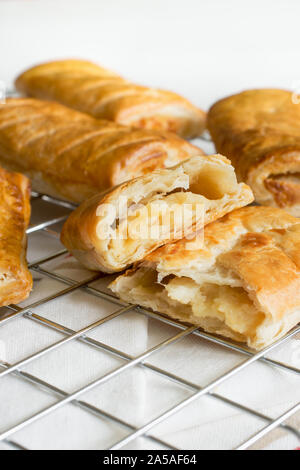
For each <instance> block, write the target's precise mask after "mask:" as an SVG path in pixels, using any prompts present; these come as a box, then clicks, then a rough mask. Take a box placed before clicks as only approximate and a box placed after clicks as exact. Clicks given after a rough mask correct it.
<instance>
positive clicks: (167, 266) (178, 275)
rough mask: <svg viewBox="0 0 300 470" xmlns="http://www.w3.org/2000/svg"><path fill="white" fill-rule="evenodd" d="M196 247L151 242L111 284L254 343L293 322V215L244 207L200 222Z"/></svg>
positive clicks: (297, 263) (297, 288)
mask: <svg viewBox="0 0 300 470" xmlns="http://www.w3.org/2000/svg"><path fill="white" fill-rule="evenodd" d="M197 241H198V242H199V246H198V247H196V246H195V245H193V246H191V245H190V242H188V241H186V240H180V241H178V242H175V243H172V244H169V245H165V246H163V247H162V248H159V249H157V250H156V251H154V252H153V253H151V254H150V255H149V256H147V257H146V258H145V260H144V261H143V262H142V263H140V264H138V265H137V266H135V267H134V268H133V269H131V270H129V271H127V272H126V273H125V274H123V275H121V276H119V277H118V278H117V279H115V280H114V281H113V282H112V283H111V284H110V288H111V289H112V290H113V292H115V293H116V294H118V295H119V296H120V297H121V299H124V300H125V301H128V302H130V303H137V304H139V305H142V306H144V307H150V308H151V309H153V310H157V311H159V312H162V313H165V314H167V315H169V316H171V317H173V318H176V319H179V320H181V321H184V322H188V323H192V324H195V325H199V327H201V328H203V329H204V330H205V331H208V332H211V333H216V334H218V335H223V336H226V337H229V338H232V339H234V340H236V341H240V342H246V343H247V344H248V345H249V346H250V347H252V348H255V349H261V348H263V347H265V346H267V345H268V344H270V343H272V342H273V341H275V340H277V339H278V338H280V337H281V336H283V335H284V334H285V333H287V332H288V331H289V330H290V329H291V328H292V327H294V326H295V325H297V323H298V322H299V321H300V222H299V220H297V219H296V218H295V217H293V216H291V215H289V214H287V213H286V212H285V211H283V210H282V209H276V208H271V207H259V206H257V207H244V208H242V209H238V210H235V211H233V212H231V213H230V214H227V215H225V216H224V217H223V218H222V219H219V220H217V221H215V222H213V223H211V224H209V225H207V226H206V227H205V229H204V236H203V238H202V240H201V239H200V238H197Z"/></svg>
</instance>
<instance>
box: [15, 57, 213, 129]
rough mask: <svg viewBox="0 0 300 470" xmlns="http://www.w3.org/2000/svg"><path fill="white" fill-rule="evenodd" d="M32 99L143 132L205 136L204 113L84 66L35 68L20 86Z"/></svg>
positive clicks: (178, 98) (71, 62)
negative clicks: (52, 103)
mask: <svg viewBox="0 0 300 470" xmlns="http://www.w3.org/2000/svg"><path fill="white" fill-rule="evenodd" d="M16 87H17V89H18V90H19V91H21V92H22V93H25V94H26V95H28V96H34V97H36V98H41V99H49V100H54V101H59V102H60V103H62V104H65V105H67V106H70V107H71V108H75V109H77V110H79V111H82V112H85V113H88V114H91V115H92V116H94V117H96V118H101V119H109V120H111V121H115V122H117V123H119V124H123V125H126V126H133V127H138V128H143V129H158V130H164V131H171V132H175V133H177V134H179V135H180V136H181V137H185V138H192V137H196V136H198V135H200V134H201V133H202V132H203V130H204V125H205V113H204V111H202V110H201V109H199V108H196V106H194V105H192V104H191V103H190V102H189V101H188V100H186V99H185V98H182V97H181V96H179V95H177V94H176V93H172V92H170V91H164V90H157V89H154V88H148V87H143V86H139V85H135V84H133V83H131V82H129V81H127V80H125V79H124V78H122V77H119V76H118V75H116V74H115V73H113V72H111V71H109V70H106V69H104V68H102V67H99V66H98V65H96V64H93V63H91V62H87V61H83V60H62V61H56V62H49V63H46V64H42V65H38V66H36V67H33V68H31V69H29V70H27V71H26V72H24V73H23V74H22V75H20V76H19V77H18V78H17V80H16Z"/></svg>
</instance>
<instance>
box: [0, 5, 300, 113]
mask: <svg viewBox="0 0 300 470" xmlns="http://www.w3.org/2000/svg"><path fill="white" fill-rule="evenodd" d="M299 20H300V2H299V1H298V0H260V1H258V0H252V1H248V2H244V1H239V0H230V1H224V0H223V1H222V0H209V1H203V0H202V1H201V0H181V1H179V0H98V1H96V0H83V1H76V0H73V1H65V0H63V1H59V0H52V1H49V0H33V1H32V0H22V1H20V0H19V1H15V0H0V79H2V80H4V81H5V82H7V83H9V82H11V81H12V80H13V79H14V77H15V76H16V75H17V74H18V73H19V72H21V71H22V70H23V69H25V68H27V67H29V66H30V65H33V64H36V63H39V62H41V61H47V60H51V59H56V58H64V57H76V58H77V57H78V58H86V59H92V60H94V61H97V62H99V63H100V64H102V65H104V66H107V67H108V68H112V69H113V70H115V71H117V72H119V73H120V74H123V75H124V76H126V77H128V78H131V79H133V80H136V81H137V82H140V83H142V84H148V85H153V86H160V87H165V88H168V89H171V90H174V91H177V92H180V93H182V94H183V95H185V96H186V97H188V98H190V99H191V100H192V101H193V102H194V103H195V104H197V105H199V106H202V107H204V108H207V107H208V106H209V105H210V104H212V102H213V101H214V100H215V99H218V98H220V97H222V96H224V95H227V94H230V93H233V92H235V91H239V90H241V89H244V88H249V87H261V86H268V87H269V86H276V87H285V88H294V87H295V86H296V85H297V84H298V85H299V86H300V67H299V45H300V37H299V36H300V34H299Z"/></svg>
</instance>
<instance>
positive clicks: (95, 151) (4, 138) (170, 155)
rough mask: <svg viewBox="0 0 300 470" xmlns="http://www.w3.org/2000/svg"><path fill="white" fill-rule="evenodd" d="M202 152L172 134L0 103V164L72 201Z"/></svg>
mask: <svg viewBox="0 0 300 470" xmlns="http://www.w3.org/2000/svg"><path fill="white" fill-rule="evenodd" d="M199 153H200V154H201V153H202V151H201V150H200V149H199V148H198V147H195V146H193V145H192V144H190V143H188V142H186V141H184V140H183V139H181V138H180V137H178V136H176V135H175V134H171V133H165V132H158V131H149V130H145V129H135V130H134V129H131V128H128V127H124V126H120V125H118V124H115V123H113V122H110V121H100V120H96V119H94V118H92V117H90V116H88V115H86V114H83V113H79V112H78V111H74V110H72V109H70V108H67V107H65V106H62V105H60V104H58V103H54V102H52V103H51V102H47V101H39V100H35V99H30V98H14V99H8V100H7V101H6V103H5V104H0V164H2V166H4V167H5V168H7V169H9V170H13V171H20V172H21V173H25V174H26V175H27V176H29V177H30V178H31V180H32V182H33V188H34V189H36V190H37V191H40V192H43V193H47V194H50V195H52V196H56V197H61V198H64V199H68V200H71V201H74V202H81V201H83V200H84V199H86V198H88V197H90V196H92V195H93V194H96V193H99V192H100V191H103V190H105V189H107V188H110V187H112V186H115V185H117V184H120V183H121V182H123V181H126V180H129V179H131V178H133V177H136V176H139V175H143V174H146V173H149V172H151V171H152V170H154V169H157V168H164V167H169V166H173V165H175V164H177V163H179V162H181V161H183V160H185V159H187V158H189V157H191V156H193V155H199Z"/></svg>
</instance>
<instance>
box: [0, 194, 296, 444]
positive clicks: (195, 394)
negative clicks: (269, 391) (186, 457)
mask: <svg viewBox="0 0 300 470" xmlns="http://www.w3.org/2000/svg"><path fill="white" fill-rule="evenodd" d="M32 197H33V198H34V199H38V198H39V199H42V200H43V201H47V202H48V203H50V204H52V205H53V207H66V208H68V209H72V208H73V207H74V206H73V205H72V204H69V203H66V202H64V201H60V200H58V199H55V198H52V197H49V196H46V195H42V194H38V193H33V194H32ZM66 217H67V216H58V217H53V218H50V219H49V220H46V221H44V222H42V223H39V224H36V225H33V226H31V227H30V228H29V229H28V234H31V233H34V232H37V231H46V232H48V233H51V234H52V235H53V236H58V233H57V232H56V231H55V230H53V226H55V224H57V223H58V222H61V221H62V220H64V219H65V218H66ZM51 227H52V228H51ZM66 252H67V251H66V250H60V251H58V252H56V253H54V254H52V255H50V256H46V257H44V258H42V259H39V260H38V261H36V262H34V263H32V264H31V265H30V266H29V267H30V269H31V270H32V271H34V272H38V273H40V274H42V275H44V276H47V277H49V278H52V279H54V280H57V281H60V282H61V283H64V284H66V286H67V287H66V288H65V289H63V290H60V291H59V292H56V293H55V294H52V295H49V296H47V297H44V298H42V299H40V300H38V301H36V302H33V303H31V304H30V305H28V306H26V307H23V308H21V307H18V306H16V305H11V306H9V307H8V308H5V311H4V313H3V314H2V315H1V309H0V326H1V325H3V324H5V323H6V322H9V321H13V320H14V319H16V318H17V317H20V316H22V317H24V318H26V319H28V320H30V321H34V322H38V323H39V324H41V325H43V326H44V327H46V328H51V329H53V330H56V331H59V332H60V333H62V334H63V335H64V337H63V339H61V340H60V341H58V342H56V343H54V344H51V345H50V346H47V347H45V348H43V349H41V350H39V351H38V352H35V353H34V354H31V355H29V356H28V357H26V358H25V359H22V360H20V361H18V362H16V363H14V364H9V363H6V362H0V367H1V370H0V379H1V378H2V377H4V376H6V375H8V374H13V375H16V376H17V377H19V378H20V379H22V380H24V381H27V382H30V383H31V384H34V385H36V386H37V387H39V388H40V389H41V390H43V391H46V392H48V393H51V394H53V395H54V396H56V397H58V401H57V402H56V403H54V404H52V405H50V406H48V407H46V408H45V409H43V410H41V411H39V412H37V413H36V414H33V415H32V416H30V417H29V418H27V419H25V420H23V421H21V422H20V423H18V424H16V425H14V426H12V427H10V428H9V429H6V430H5V431H4V432H2V433H0V440H1V441H4V442H5V443H6V444H8V445H9V446H10V447H11V448H15V449H22V450H26V449H25V448H24V447H23V446H21V445H20V444H18V443H17V442H16V441H14V440H13V439H12V436H13V435H14V433H16V432H17V431H20V430H21V429H23V428H25V427H26V426H28V425H29V424H32V423H33V422H35V421H37V420H39V419H41V418H43V417H45V416H46V415H48V414H50V413H52V412H54V411H55V410H57V409H58V408H60V407H62V406H64V405H66V404H67V403H72V404H73V405H75V406H78V407H80V408H82V409H84V410H85V411H87V412H89V413H92V414H93V415H94V416H97V417H99V418H101V419H103V418H104V419H106V420H109V421H111V422H113V423H116V424H118V425H120V426H122V427H123V428H125V429H126V430H127V432H128V434H127V435H126V437H124V438H123V439H122V440H120V441H119V442H116V443H115V444H114V445H113V446H112V447H111V449H121V448H122V447H123V446H125V445H126V444H129V443H130V442H131V441H133V440H134V439H136V438H137V437H141V436H143V437H146V438H147V439H150V440H151V441H153V442H154V444H156V445H160V446H161V445H163V446H164V447H165V448H168V449H173V450H174V449H176V448H175V447H174V446H171V445H170V444H168V443H167V442H164V441H163V440H161V439H159V438H157V437H155V436H153V435H151V430H152V428H154V427H155V426H156V425H158V424H159V423H161V422H162V421H164V420H166V419H167V418H169V417H170V416H171V415H174V414H175V413H176V412H178V411H179V410H181V409H183V408H184V407H185V406H187V405H188V404H190V403H191V402H193V401H194V400H196V399H197V398H199V397H201V396H204V395H206V396H208V397H210V398H212V399H215V400H218V401H221V402H222V403H224V404H226V405H228V406H231V407H234V408H236V409H238V410H239V411H242V412H244V413H247V414H249V415H251V416H253V417H256V418H259V419H260V420H262V421H264V422H265V425H264V427H263V428H262V429H260V430H259V431H257V432H256V433H255V434H254V435H252V436H249V438H248V439H247V440H246V441H245V442H243V443H241V444H240V445H239V446H238V447H237V448H236V449H238V450H242V449H247V448H249V447H250V446H251V445H253V444H254V443H255V442H257V441H258V440H259V439H260V438H261V437H263V436H265V435H266V434H267V433H269V432H270V431H272V430H273V429H274V428H276V427H280V428H281V429H283V430H284V431H286V432H288V433H293V435H294V436H297V438H298V439H300V432H299V430H297V429H295V428H294V427H293V426H290V425H287V424H285V421H286V420H287V419H288V418H289V417H290V416H292V415H293V414H295V413H296V412H297V411H299V410H300V403H298V404H297V405H295V406H293V407H292V408H291V409H289V410H288V411H286V412H285V413H283V414H282V415H281V416H279V417H277V418H275V419H273V418H271V417H270V416H266V415H265V414H262V413H260V412H259V411H257V410H255V409H251V408H249V407H247V406H244V405H242V404H240V403H237V402H236V401H233V400H230V399H228V398H226V397H224V396H222V395H219V394H217V393H214V392H213V389H214V388H215V387H216V386H217V385H220V384H221V383H223V382H224V381H226V380H227V379H229V378H231V377H233V376H234V375H236V374H238V373H239V372H240V371H241V370H243V369H245V368H247V367H248V366H249V365H250V364H252V363H254V362H255V361H262V362H263V363H264V364H267V365H268V366H270V367H276V368H280V369H283V370H285V371H287V372H289V373H292V374H297V375H298V376H299V375H300V369H297V368H295V367H293V366H291V365H289V364H286V363H282V362H279V361H276V360H272V359H270V358H268V357H266V355H267V354H268V353H269V352H270V351H272V350H274V349H275V348H277V347H278V346H279V345H281V344H283V343H284V342H286V341H288V340H289V338H291V337H292V336H293V335H295V334H296V333H298V332H300V326H298V327H296V328H294V329H293V330H292V331H291V332H289V333H288V334H287V335H286V336H285V337H284V338H282V339H280V340H279V341H277V342H276V343H274V344H273V345H271V346H269V347H267V348H265V349H264V350H263V351H260V352H258V353H253V352H252V351H251V350H249V349H248V348H246V347H243V346H240V345H237V344H235V343H233V342H230V341H227V340H225V339H221V338H218V337H216V336H213V335H211V334H208V333H204V332H202V331H200V330H199V329H197V328H195V327H193V326H192V327H191V326H188V325H185V324H183V323H180V322H178V321H175V320H172V319H170V318H167V317H165V316H164V315H161V314H159V313H155V312H152V311H150V310H147V309H144V308H140V307H139V306H137V305H128V304H126V303H124V302H121V301H120V300H119V299H117V298H116V297H115V296H113V295H112V294H108V293H107V292H104V290H101V289H99V288H95V287H91V286H90V285H89V284H90V283H92V282H94V281H95V280H97V279H99V278H100V277H103V275H101V274H94V275H92V276H91V277H90V278H88V279H85V280H84V281H80V282H77V281H74V280H73V279H70V278H68V277H65V276H62V275H60V274H57V273H55V272H53V271H51V270H47V269H45V268H44V267H43V265H44V264H45V263H46V262H49V261H51V260H54V259H56V258H59V257H60V256H62V255H64V254H65V253H66ZM80 289H82V290H84V291H85V292H87V293H88V294H90V295H93V296H97V297H100V298H101V299H104V300H106V301H107V300H109V301H110V302H112V303H113V304H115V305H116V306H119V308H117V310H116V311H115V312H113V313H112V314H110V315H108V316H106V317H105V318H101V319H100V320H98V321H96V322H94V323H91V324H90V325H88V326H86V327H84V328H82V329H80V330H78V331H74V330H72V329H70V328H68V327H66V326H64V325H62V324H59V323H57V322H55V321H51V320H49V319H48V318H45V317H43V316H41V315H38V314H36V313H34V309H35V308H36V307H38V306H40V305H43V304H46V303H47V302H50V301H51V300H53V299H55V298H58V297H62V296H64V295H66V294H68V293H70V292H74V291H76V290H80ZM3 310H4V309H3ZM130 310H135V311H136V312H139V313H140V314H141V315H147V316H149V317H152V318H155V319H157V320H159V321H160V322H163V323H166V324H169V325H171V326H173V327H176V328H177V330H178V333H177V334H175V335H174V336H172V337H171V338H168V339H166V340H164V341H163V342H161V343H160V344H157V345H155V346H154V347H152V348H151V349H149V350H147V351H146V352H144V353H143V354H141V355H139V356H137V357H132V356H131V355H130V354H127V353H124V352H122V351H120V350H119V349H116V348H113V347H111V346H109V345H107V344H105V343H103V342H101V341H97V340H95V339H93V338H91V337H89V336H88V335H87V334H88V333H89V332H91V331H92V330H93V329H94V328H96V327H98V326H100V325H102V324H104V323H106V322H109V321H110V320H112V319H113V318H116V317H118V316H121V315H123V314H124V313H126V312H128V311H130ZM188 335H196V336H197V337H199V338H201V339H204V340H206V341H210V342H212V343H216V344H218V345H220V346H222V347H224V348H229V349H230V350H232V351H236V352H238V353H241V354H243V355H245V360H244V361H243V362H242V363H240V364H239V365H238V366H235V367H233V368H232V369H231V370H229V371H228V372H226V373H224V374H222V375H221V376H219V377H218V378H217V379H215V380H213V381H212V382H210V383H209V384H208V385H206V386H205V387H200V386H199V385H197V384H195V383H193V382H190V381H188V380H185V379H183V378H181V377H179V376H177V375H175V374H172V373H171V372H168V371H167V370H163V369H161V368H159V367H156V366H154V365H152V364H149V363H147V362H146V359H147V358H148V357H150V356H151V355H152V354H154V353H156V352H158V351H161V350H162V349H163V348H166V347H168V346H170V345H171V344H174V343H175V342H177V341H179V340H180V339H182V338H184V337H186V336H188ZM74 340H78V341H80V342H82V343H85V344H88V345H90V346H92V347H94V348H97V349H99V350H102V351H106V352H107V353H109V354H111V355H113V356H115V357H118V358H121V359H123V360H125V361H126V362H125V364H123V365H121V366H120V367H117V368H116V369H114V370H112V371H111V372H109V373H107V374H105V375H103V376H101V377H99V378H97V379H96V380H94V381H93V382H91V383H88V384H87V385H85V386H83V387H82V388H80V389H78V390H76V391H75V392H73V393H67V392H66V391H64V390H62V389H60V388H58V387H56V386H54V385H52V384H50V383H48V382H46V381H44V380H41V379H40V378H39V377H36V376H34V375H32V374H29V373H27V372H24V371H22V367H24V366H25V365H27V364H29V363H30V362H32V361H34V360H35V359H37V358H39V357H41V356H44V355H46V354H47V353H49V352H50V351H53V350H55V349H57V348H60V347H61V346H62V345H64V344H66V343H67V342H70V341H74ZM134 366H139V367H142V368H144V369H147V370H149V371H151V372H152V373H155V374H159V375H160V376H162V377H164V378H165V379H168V380H169V381H172V382H174V383H176V384H179V385H181V386H182V387H185V388H186V389H188V390H189V391H190V392H192V395H190V396H189V397H188V398H185V399H183V400H182V401H181V402H179V403H177V404H176V405H174V406H172V407H170V408H169V409H168V410H167V411H165V412H163V413H162V414H160V415H159V416H158V417H156V418H155V419H152V420H151V421H150V422H148V423H147V424H145V425H143V426H141V427H135V426H133V425H132V424H131V423H129V422H125V421H124V420H121V419H120V418H118V417H117V416H113V415H112V414H110V413H107V412H106V411H104V410H102V409H100V408H97V407H95V406H93V405H91V404H89V403H87V402H85V401H82V400H80V397H81V395H82V394H83V393H85V392H87V391H89V390H91V389H93V388H94V387H96V386H99V385H101V384H103V383H104V382H107V381H108V380H110V379H112V378H113V377H115V376H116V375H118V374H121V373H122V372H124V371H125V370H127V369H129V368H131V367H134Z"/></svg>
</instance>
